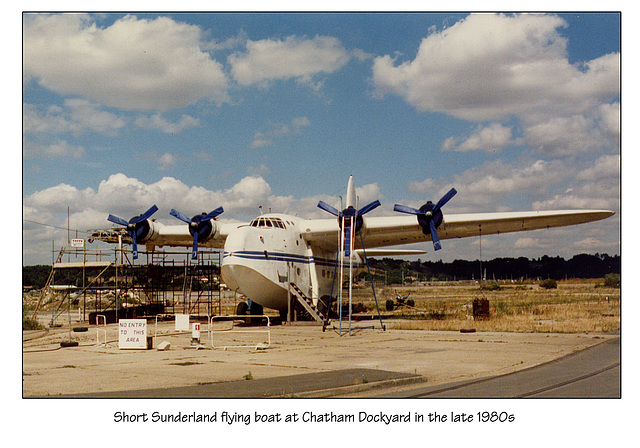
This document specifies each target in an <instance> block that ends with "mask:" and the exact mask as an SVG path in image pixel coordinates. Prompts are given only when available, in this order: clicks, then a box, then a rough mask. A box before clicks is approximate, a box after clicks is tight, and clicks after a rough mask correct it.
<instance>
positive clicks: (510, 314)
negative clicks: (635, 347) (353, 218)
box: [358, 279, 621, 333]
mask: <svg viewBox="0 0 640 448" xmlns="http://www.w3.org/2000/svg"><path fill="white" fill-rule="evenodd" d="M614 280H617V279H614ZM499 283H500V284H499V288H495V286H493V285H492V286H491V289H490V290H488V289H483V290H481V291H479V290H478V284H477V283H471V282H469V283H457V284H449V285H438V286H417V287H416V286H411V287H397V288H395V287H394V288H393V289H391V288H382V289H381V290H380V291H376V294H377V296H378V300H379V301H380V300H381V297H382V300H383V303H384V300H385V299H386V298H387V297H390V296H392V295H395V294H402V295H407V294H411V297H412V298H413V299H414V300H415V308H414V309H407V308H403V309H398V310H395V311H393V312H387V313H385V314H386V315H387V316H389V317H391V318H397V319H399V321H398V322H395V323H393V327H392V328H396V329H407V330H411V329H416V330H447V331H459V330H460V329H461V328H466V322H467V321H466V318H467V317H466V316H467V315H466V307H467V306H468V307H469V316H470V320H471V325H472V326H473V328H475V329H477V330H478V331H497V332H522V333H592V332H596V333H598V332H610V331H615V330H618V329H619V328H620V309H621V305H620V289H618V288H615V287H605V286H604V285H603V280H602V279H594V280H581V281H577V280H568V281H557V287H556V288H552V289H545V287H544V286H541V285H540V283H539V282H537V281H531V282H529V283H526V284H523V283H522V282H519V283H513V282H499ZM610 283H613V284H615V283H616V282H615V281H611V280H610ZM363 294H364V293H363ZM369 294H371V291H370V290H369ZM385 294H388V295H387V296H385ZM607 297H609V306H608V307H607V299H606V298H607ZM478 298H486V299H487V300H489V306H490V317H489V318H488V319H483V320H478V319H476V320H474V319H473V317H472V313H471V310H472V307H471V304H472V302H473V301H474V299H478ZM358 300H361V301H362V302H364V303H365V305H366V304H367V300H366V298H365V297H358ZM370 300H373V297H371V299H370Z"/></svg>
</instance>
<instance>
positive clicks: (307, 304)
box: [289, 282, 325, 322]
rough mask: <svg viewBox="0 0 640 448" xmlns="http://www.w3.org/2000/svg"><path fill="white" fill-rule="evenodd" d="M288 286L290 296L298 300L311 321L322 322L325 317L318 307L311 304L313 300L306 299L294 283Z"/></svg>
mask: <svg viewBox="0 0 640 448" xmlns="http://www.w3.org/2000/svg"><path fill="white" fill-rule="evenodd" d="M289 286H290V287H289V291H291V295H292V296H294V297H295V298H296V300H298V302H299V303H300V305H302V306H303V308H304V309H305V310H306V311H307V313H309V315H310V316H311V317H313V319H314V320H315V321H316V322H324V321H325V316H324V315H323V313H322V312H321V311H320V310H319V309H318V307H316V306H315V305H314V304H313V300H312V299H311V298H309V297H307V296H306V294H305V293H303V292H302V290H301V289H300V288H298V285H296V284H295V283H293V282H289Z"/></svg>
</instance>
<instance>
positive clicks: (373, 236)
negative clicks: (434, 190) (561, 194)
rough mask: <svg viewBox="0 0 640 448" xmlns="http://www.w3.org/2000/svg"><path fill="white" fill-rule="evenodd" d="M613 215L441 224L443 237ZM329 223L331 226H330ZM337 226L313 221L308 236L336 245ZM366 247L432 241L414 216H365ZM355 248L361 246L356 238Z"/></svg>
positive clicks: (530, 214) (558, 213) (553, 214)
mask: <svg viewBox="0 0 640 448" xmlns="http://www.w3.org/2000/svg"><path fill="white" fill-rule="evenodd" d="M612 215H614V212H612V211H609V210H554V211H527V212H504V213H469V214H456V215H451V214H450V215H445V217H444V220H443V222H442V224H441V225H440V226H439V227H438V235H439V237H440V239H441V240H442V239H451V238H464V237H470V236H478V235H492V234H500V233H509V232H521V231H527V230H537V229H546V228H552V227H563V226H570V225H576V224H584V223H587V222H592V221H599V220H601V219H605V218H608V217H610V216H612ZM329 226H330V227H331V228H329ZM337 232H338V227H337V225H336V224H335V223H334V224H333V225H330V224H329V223H327V222H326V220H310V221H309V222H308V225H307V231H306V233H305V238H306V239H307V241H310V242H312V243H315V244H317V245H319V246H323V247H327V248H328V247H330V246H335V244H336V241H337ZM362 232H363V237H364V242H365V245H366V247H367V248H374V247H385V246H396V245H401V244H411V243H418V242H423V241H431V236H430V235H425V234H424V233H423V231H422V228H421V227H420V225H419V224H418V222H417V219H416V218H415V217H413V216H397V217H371V218H365V222H364V226H363V229H362ZM355 247H356V248H359V247H361V244H360V239H359V238H357V244H356V245H355Z"/></svg>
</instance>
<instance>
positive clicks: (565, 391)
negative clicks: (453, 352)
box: [375, 338, 621, 398]
mask: <svg viewBox="0 0 640 448" xmlns="http://www.w3.org/2000/svg"><path fill="white" fill-rule="evenodd" d="M620 372H621V370H620V338H616V339H612V340H609V341H607V342H603V343H602V344H598V345H596V346H593V347H590V348H587V349H585V350H582V351H579V352H577V353H573V354H571V355H568V356H565V357H563V358H559V359H557V360H555V361H552V362H549V363H545V364H542V365H539V366H536V367H533V368H530V369H526V370H521V371H519V372H515V373H511V374H507V375H501V376H497V377H490V378H483V379H480V380H476V381H471V382H461V383H454V384H444V385H440V386H432V387H419V388H412V389H410V390H404V391H396V392H387V393H380V394H377V395H375V396H376V398H620V397H621V386H620V375H621V373H620Z"/></svg>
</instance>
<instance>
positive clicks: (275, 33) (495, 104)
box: [22, 13, 620, 264]
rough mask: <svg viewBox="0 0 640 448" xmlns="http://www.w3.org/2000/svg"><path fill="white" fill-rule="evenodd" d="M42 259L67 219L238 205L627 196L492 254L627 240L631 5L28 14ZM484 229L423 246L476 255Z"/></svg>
mask: <svg viewBox="0 0 640 448" xmlns="http://www.w3.org/2000/svg"><path fill="white" fill-rule="evenodd" d="M22 25H23V41H22V44H23V76H22V81H23V89H22V100H23V116H22V118H23V136H22V137H23V139H22V143H23V148H22V149H23V159H22V175H23V182H22V206H23V264H35V263H49V262H50V260H51V254H50V250H51V241H52V240H54V241H55V242H56V246H60V245H61V244H64V243H65V242H66V238H67V232H66V230H61V229H56V228H54V227H49V226H42V225H40V224H35V223H46V224H49V225H52V226H58V227H62V228H66V227H67V207H69V211H70V227H71V228H73V229H79V230H86V229H93V228H106V227H110V225H109V223H108V222H107V220H106V217H107V215H108V214H109V213H112V214H115V215H118V216H122V217H126V218H127V219H128V218H129V217H131V216H133V215H136V214H139V213H140V212H143V211H144V210H146V209H148V208H149V207H150V206H151V205H152V204H157V205H158V207H159V209H160V210H159V212H157V213H156V215H155V217H157V218H158V220H160V221H162V222H164V223H167V224H171V223H173V224H178V221H177V220H175V218H172V217H170V216H169V210H170V209H171V208H176V209H179V210H181V211H182V212H184V213H186V214H195V213H199V212H202V211H207V212H208V211H211V210H213V209H215V208H217V207H218V206H220V205H222V206H223V207H224V208H225V213H224V214H223V215H222V216H221V217H220V218H221V219H228V220H248V219H251V218H252V217H253V216H255V215H257V214H258V213H259V209H258V206H260V205H261V206H263V207H264V208H265V209H269V208H270V209H272V210H273V211H279V212H285V211H286V212H289V213H295V214H298V215H299V216H304V217H323V216H324V214H323V213H324V212H322V211H321V210H319V209H317V207H316V204H317V203H318V200H324V201H325V202H328V203H333V204H334V205H338V204H337V202H338V201H339V199H338V196H339V195H343V194H344V193H345V190H346V183H347V179H348V176H349V175H350V174H353V176H354V180H355V182H356V185H357V186H358V187H359V189H358V194H359V196H360V200H361V201H362V203H365V202H366V203H368V202H370V201H373V200H375V199H380V201H381V202H382V204H383V207H380V209H379V210H376V211H375V213H376V214H378V215H392V214H393V212H392V209H393V204H394V203H403V204H406V205H410V206H419V205H420V204H421V203H423V202H424V201H425V200H426V199H432V200H434V201H436V200H437V199H439V198H440V197H441V196H442V195H443V194H444V193H445V192H446V191H447V190H448V189H450V188H451V187H455V188H456V189H457V190H458V195H457V196H456V197H455V198H454V199H453V200H452V201H450V202H449V204H447V206H446V210H445V214H446V212H449V213H467V212H476V211H477V212H491V211H509V210H542V209H568V208H595V209H611V210H614V211H616V212H618V213H617V215H616V216H615V217H613V218H610V219H608V220H606V221H602V222H599V223H594V224H589V225H585V226H581V227H576V228H566V229H556V230H550V231H539V232H529V233H522V234H513V235H502V236H495V237H486V238H483V241H482V248H483V258H493V257H497V256H526V257H539V256H541V255H545V254H547V255H552V256H555V255H560V256H564V257H571V256H573V255H575V254H577V253H585V252H586V253H597V252H599V253H609V254H616V253H620V232H619V228H620V220H619V211H620V16H619V15H618V14H604V13H591V14H588V13H587V14H585V13H580V14H577V13H576V14H535V15H512V14H506V15H495V14H475V15H467V14H461V13H423V14H417V13H413V14H405V13H392V14H381V13H368V14H358V13H347V14H325V13H316V14H251V13H247V14H231V13H229V14H220V13H218V14H204V13H200V14H170V13H167V14H89V15H83V14H57V15H45V14H25V15H23V24H22ZM477 246H478V242H477V241H474V240H473V239H467V240H459V241H444V242H443V250H442V251H439V252H438V253H436V254H434V253H433V251H432V247H427V250H429V254H428V255H425V256H423V257H422V259H432V260H438V259H443V260H445V261H450V260H453V259H456V258H465V259H476V258H477V257H478V250H477V249H478V247H477Z"/></svg>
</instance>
